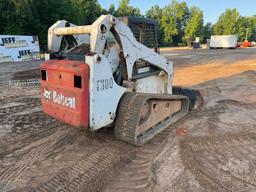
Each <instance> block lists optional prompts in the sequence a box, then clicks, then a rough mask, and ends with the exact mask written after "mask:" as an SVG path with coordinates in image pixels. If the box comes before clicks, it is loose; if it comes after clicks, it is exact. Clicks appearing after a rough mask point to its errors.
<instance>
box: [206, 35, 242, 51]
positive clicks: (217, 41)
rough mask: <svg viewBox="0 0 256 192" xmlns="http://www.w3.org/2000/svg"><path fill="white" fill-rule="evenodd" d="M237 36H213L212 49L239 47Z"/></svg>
mask: <svg viewBox="0 0 256 192" xmlns="http://www.w3.org/2000/svg"><path fill="white" fill-rule="evenodd" d="M237 39H238V36H237V35H212V36H211V40H210V49H220V48H230V49H234V48H236V47H237Z"/></svg>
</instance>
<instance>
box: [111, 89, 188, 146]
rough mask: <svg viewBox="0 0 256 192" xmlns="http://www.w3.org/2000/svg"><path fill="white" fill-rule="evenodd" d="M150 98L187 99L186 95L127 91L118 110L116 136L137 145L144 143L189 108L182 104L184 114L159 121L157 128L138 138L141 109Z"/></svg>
mask: <svg viewBox="0 0 256 192" xmlns="http://www.w3.org/2000/svg"><path fill="white" fill-rule="evenodd" d="M149 99H159V100H162V99H169V100H174V99H186V97H183V96H178V95H163V94H139V93H126V94H125V95H124V96H123V98H122V100H121V102H120V104H119V108H118V112H117V114H118V115H117V118H116V122H115V136H116V137H117V138H118V139H120V140H122V141H126V142H128V143H130V144H132V145H135V146H139V145H142V144H144V143H146V142H147V141H149V140H150V139H152V138H153V137H154V136H155V135H156V134H158V133H159V132H161V131H162V130H163V129H165V128H167V127H168V126H169V125H170V124H172V123H174V122H176V121H177V120H179V119H180V118H182V117H183V116H184V115H185V114H186V111H187V110H188V104H187V106H185V107H184V106H182V110H181V111H180V112H183V114H180V116H178V115H177V114H176V115H175V116H174V117H175V118H168V119H167V120H166V121H164V122H161V123H158V124H157V126H156V127H155V128H151V129H150V131H148V132H146V133H145V134H144V135H141V136H140V137H139V138H137V136H138V135H137V133H136V128H137V124H138V122H139V120H140V109H141V107H142V106H143V104H144V103H145V102H146V101H147V100H149ZM183 107H184V108H183ZM180 112H178V113H180ZM168 121H170V122H168ZM166 122H168V123H166ZM138 140H139V141H138Z"/></svg>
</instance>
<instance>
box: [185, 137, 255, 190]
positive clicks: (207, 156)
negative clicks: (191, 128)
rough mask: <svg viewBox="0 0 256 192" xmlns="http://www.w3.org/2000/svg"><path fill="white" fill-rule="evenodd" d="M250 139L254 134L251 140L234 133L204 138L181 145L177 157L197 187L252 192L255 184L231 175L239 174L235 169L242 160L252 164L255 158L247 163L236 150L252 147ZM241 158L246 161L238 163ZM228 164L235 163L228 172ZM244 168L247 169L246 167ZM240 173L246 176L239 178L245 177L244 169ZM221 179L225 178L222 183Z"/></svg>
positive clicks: (253, 143)
mask: <svg viewBox="0 0 256 192" xmlns="http://www.w3.org/2000/svg"><path fill="white" fill-rule="evenodd" d="M254 137H255V134H254V135H253V136H251V135H248V134H243V133H238V134H234V135H230V134H227V135H224V136H215V137H209V136H204V137H199V138H191V139H189V140H186V141H183V142H182V143H181V149H182V152H181V154H182V156H183V159H184V165H185V166H186V168H188V169H189V170H191V172H192V173H193V174H194V175H196V178H197V179H198V180H199V182H200V184H201V185H202V186H203V187H205V188H206V189H207V190H208V191H219V190H221V191H230V190H231V189H233V190H235V191H238V190H242V189H244V188H247V189H251V190H252V189H253V190H255V189H256V185H255V184H254V183H255V181H249V180H245V179H244V178H243V177H241V175H239V173H237V172H234V170H235V171H237V170H238V171H239V169H241V167H240V168H239V166H241V165H243V163H244V160H246V161H245V162H246V163H247V162H254V163H255V161H256V158H255V156H254V157H252V156H251V158H249V159H248V158H247V151H246V150H245V151H244V150H241V149H240V150H239V147H240V148H241V147H242V148H246V146H253V145H254V146H255V144H256V141H255V140H254V139H253V138H254ZM243 156H244V157H246V158H247V159H239V157H243ZM230 160H232V161H234V162H235V163H238V165H235V164H234V166H237V167H233V168H232V164H231V163H232V161H230ZM234 162H233V163H234ZM239 163H240V164H239ZM246 166H249V165H248V164H246ZM242 169H243V168H242ZM244 169H245V171H248V172H245V175H242V176H246V174H249V170H248V167H245V168H244ZM242 171H243V170H242ZM221 175H222V176H224V177H226V181H223V180H221V179H222V178H221V177H220V176H221ZM224 179H225V178H224ZM211 183H212V184H213V185H212V184H211Z"/></svg>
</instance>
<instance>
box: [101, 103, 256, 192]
mask: <svg viewBox="0 0 256 192" xmlns="http://www.w3.org/2000/svg"><path fill="white" fill-rule="evenodd" d="M234 107H239V108H241V107H242V108H244V109H247V110H255V109H256V107H254V106H252V105H251V104H245V103H241V102H239V101H235V100H220V101H218V102H217V103H216V104H215V105H214V106H211V107H206V106H203V107H202V108H201V109H197V110H193V111H190V112H189V114H188V115H187V116H186V117H184V118H183V119H181V120H180V121H178V122H176V123H175V124H173V125H171V126H170V127H169V128H167V129H165V130H164V131H163V132H161V133H160V134H158V135H157V136H156V137H155V138H154V139H153V140H152V141H150V142H149V143H147V144H145V145H144V146H143V147H141V148H139V149H135V150H134V151H133V155H131V157H130V160H129V161H128V162H127V163H125V164H124V165H123V168H122V169H121V171H120V172H119V175H118V178H122V179H118V178H117V179H114V180H113V181H112V182H111V183H110V185H109V186H108V187H107V188H106V189H105V192H112V191H122V192H126V191H153V190H154V187H153V186H154V173H153V168H152V166H153V162H152V159H154V157H155V156H157V154H158V152H159V151H161V146H162V145H163V144H164V142H165V140H166V138H168V136H170V134H172V132H173V130H175V129H177V128H179V127H183V124H184V122H186V121H187V120H189V119H195V118H196V119H198V121H200V118H202V119H203V118H207V119H208V120H207V122H209V125H208V126H209V127H212V126H214V124H215V123H218V122H219V119H218V115H220V114H224V113H226V112H228V111H229V110H231V109H232V108H234ZM236 141H240V140H238V139H236ZM221 142H225V141H224V140H223V141H218V140H216V141H215V140H213V141H211V142H209V141H208V140H207V139H206V140H205V142H203V143H200V148H202V149H205V148H211V147H212V145H215V147H216V145H218V146H219V147H222V145H223V143H221ZM240 142H241V143H239V146H240V145H242V144H243V143H242V141H240ZM250 142H251V143H250V144H253V143H254V142H255V141H253V143H252V141H250ZM225 144H227V145H231V146H234V144H235V143H234V142H231V143H229V140H227V141H226V143H225ZM247 144H248V143H247ZM194 148H195V146H194ZM198 148H199V147H198ZM197 150H198V149H197ZM232 150H233V152H234V151H235V149H233V148H232ZM181 153H182V154H183V155H182V158H184V159H185V160H184V162H187V164H188V163H189V162H190V161H192V162H195V163H194V166H190V167H189V166H186V168H189V170H190V169H192V170H193V171H192V173H194V174H195V175H196V179H198V177H199V178H200V179H201V181H203V183H207V186H208V189H210V190H211V191H229V187H231V186H232V185H234V184H237V183H239V184H241V185H242V184H244V182H243V181H241V179H240V178H238V177H236V176H234V175H233V176H232V175H230V176H231V177H232V179H233V180H235V181H234V182H233V183H231V184H229V185H228V186H227V185H222V184H221V183H220V181H219V180H218V179H216V178H214V177H213V176H212V175H211V173H210V172H205V170H206V169H207V168H206V169H205V168H201V167H200V165H198V164H196V163H198V162H197V160H193V159H190V158H186V157H184V156H187V155H190V156H192V157H193V155H194V153H193V152H191V151H186V152H184V150H183V151H182V152H181ZM213 153H214V152H213ZM140 154H143V155H140ZM210 155H211V153H209V156H210ZM198 156H200V153H198ZM215 160H216V157H215ZM185 164H186V163H185ZM209 166H210V165H209ZM211 167H213V165H211ZM213 168H214V167H213ZM213 170H214V171H213V172H216V171H217V170H218V167H215V168H214V169H213ZM220 171H222V173H223V174H224V173H226V172H225V170H220ZM140 173H141V174H140ZM197 176H198V177H197ZM202 178H203V179H202ZM200 179H199V180H200ZM248 185H249V183H248ZM203 187H205V185H203ZM250 187H251V188H252V187H254V186H253V185H251V186H250Z"/></svg>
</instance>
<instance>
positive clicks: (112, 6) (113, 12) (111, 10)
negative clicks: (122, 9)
mask: <svg viewBox="0 0 256 192" xmlns="http://www.w3.org/2000/svg"><path fill="white" fill-rule="evenodd" d="M115 12H116V9H115V5H114V4H110V6H109V8H108V13H109V14H111V15H115Z"/></svg>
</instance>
